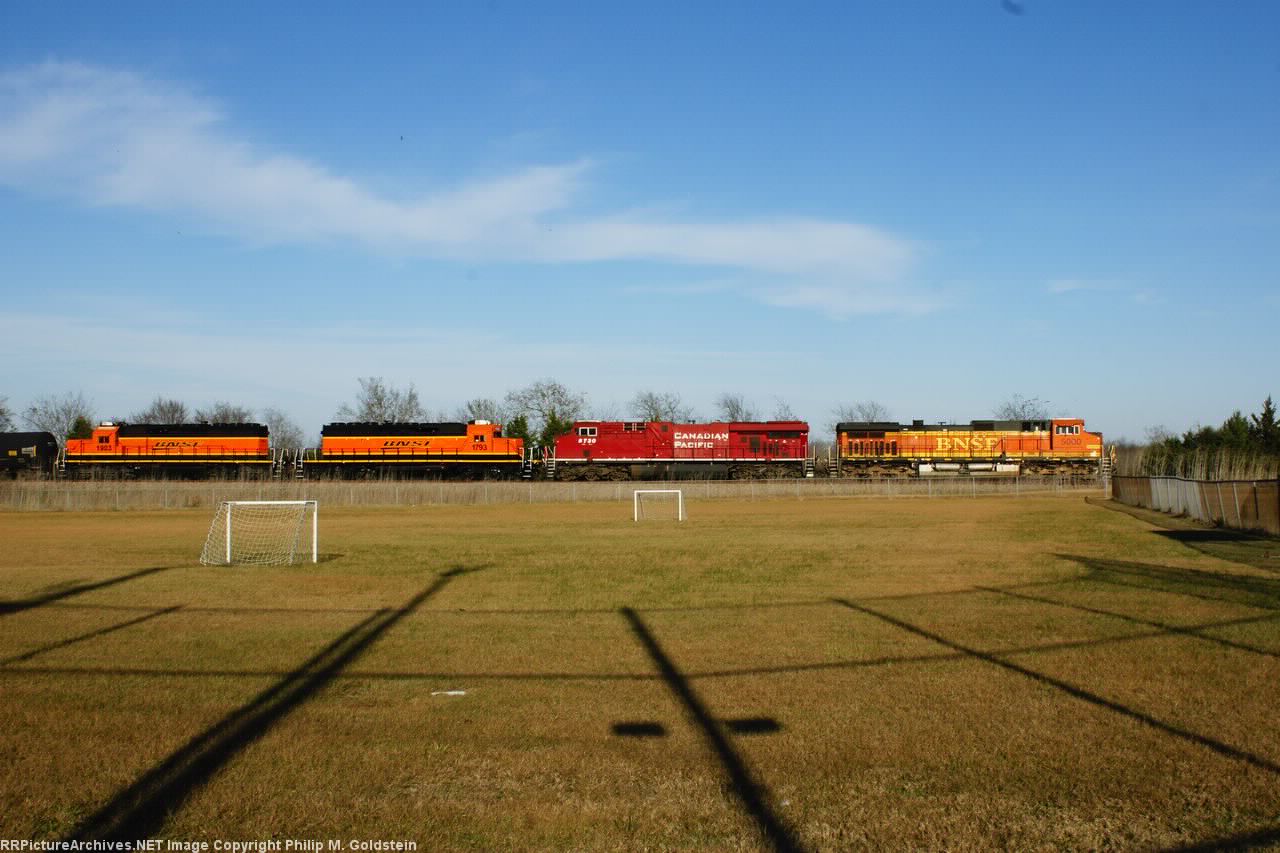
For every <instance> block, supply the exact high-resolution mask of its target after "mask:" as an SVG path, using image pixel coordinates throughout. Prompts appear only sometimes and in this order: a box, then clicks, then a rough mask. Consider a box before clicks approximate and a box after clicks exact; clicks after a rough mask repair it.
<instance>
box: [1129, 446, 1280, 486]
mask: <svg viewBox="0 0 1280 853" xmlns="http://www.w3.org/2000/svg"><path fill="white" fill-rule="evenodd" d="M1115 473H1116V474H1118V475H1120V476H1125V477H1182V478H1184V479H1187V480H1274V479H1276V478H1277V477H1280V459H1278V458H1276V457H1275V456H1268V455H1265V454H1260V453H1252V452H1247V451H1237V450H1230V449H1225V448H1223V449H1217V450H1190V451H1178V450H1173V449H1170V448H1169V447H1166V446H1165V445H1162V444H1156V445H1149V446H1147V447H1125V448H1120V449H1119V450H1118V451H1117V455H1116V470H1115Z"/></svg>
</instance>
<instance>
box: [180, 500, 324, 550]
mask: <svg viewBox="0 0 1280 853" xmlns="http://www.w3.org/2000/svg"><path fill="white" fill-rule="evenodd" d="M319 514H320V513H319V505H318V504H317V502H316V501H223V502H222V503H220V504H219V505H218V511H217V513H216V514H215V515H214V517H213V523H212V524H211V525H209V536H208V537H207V538H206V539H205V541H204V551H202V552H201V554H200V562H201V563H204V564H205V565H206V566H229V565H233V564H250V565H257V566H278V565H283V564H286V563H292V562H294V561H295V560H298V559H301V560H306V559H307V558H308V557H309V558H310V561H311V562H312V563H314V562H316V560H317V558H318V556H319V555H318V553H317V551H316V548H317V545H318V544H319V519H318V516H319ZM308 519H309V520H310V522H311V523H310V524H307V521H308Z"/></svg>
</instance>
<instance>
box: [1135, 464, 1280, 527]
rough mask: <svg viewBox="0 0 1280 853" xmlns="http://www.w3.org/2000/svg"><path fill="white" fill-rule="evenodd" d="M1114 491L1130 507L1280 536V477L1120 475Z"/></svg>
mask: <svg viewBox="0 0 1280 853" xmlns="http://www.w3.org/2000/svg"><path fill="white" fill-rule="evenodd" d="M1111 494H1112V497H1114V498H1115V499H1116V500H1118V501H1120V502H1121V503H1124V504H1129V505H1130V506H1140V507H1145V508H1147V509H1155V510H1160V511H1161V512H1169V513H1174V514H1176V515H1185V516H1188V517H1190V518H1195V519H1199V520H1200V521H1204V522H1208V523H1209V524H1220V525H1222V526H1224V527H1233V528H1235V529H1237V530H1261V531H1264V532H1266V533H1270V534H1272V535H1273V536H1280V480H1188V479H1184V478H1182V477H1121V476H1116V477H1113V478H1112V480H1111Z"/></svg>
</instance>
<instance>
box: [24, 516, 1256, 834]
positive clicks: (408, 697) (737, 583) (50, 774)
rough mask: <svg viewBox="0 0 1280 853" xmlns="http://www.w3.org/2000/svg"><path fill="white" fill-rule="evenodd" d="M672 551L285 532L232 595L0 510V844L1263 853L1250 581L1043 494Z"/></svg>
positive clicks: (496, 526)
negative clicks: (305, 545)
mask: <svg viewBox="0 0 1280 853" xmlns="http://www.w3.org/2000/svg"><path fill="white" fill-rule="evenodd" d="M690 516H691V518H690V521H688V522H686V523H684V524H675V523H656V522H655V523H647V524H641V525H637V524H634V523H632V522H631V521H630V520H629V506H627V505H625V504H621V505H620V504H611V503H610V504H605V503H593V504H573V505H533V506H520V505H509V506H491V507H456V506H433V507H419V508H398V509H340V510H334V509H327V508H324V507H322V510H321V521H322V532H321V550H322V552H324V559H323V560H322V562H321V563H320V564H319V565H317V566H311V565H304V566H293V567H281V568H266V569H264V568H252V569H251V568H213V567H201V566H198V565H197V564H196V562H195V557H196V555H197V554H198V551H199V548H200V545H201V543H202V542H203V540H204V534H205V530H206V528H207V526H208V523H209V512H208V511H206V510H200V511H189V510H181V511H170V512H163V513H157V512H149V513H124V512H107V513H101V514H94V513H83V514H80V513H65V512H60V513H48V514H46V513H8V514H3V513H0V541H3V542H4V543H5V545H4V553H3V556H0V579H2V586H0V589H3V593H0V595H2V596H3V598H2V599H0V838H5V837H39V838H56V837H69V836H73V835H75V836H81V837H89V836H109V835H112V834H118V835H122V836H123V837H128V838H132V837H138V836H141V835H147V834H151V835H156V836H163V837H168V838H177V839H210V840H213V839H241V840H244V839H251V838H270V837H283V838H289V837H292V838H302V837H310V838H342V839H351V838H407V839H413V840H415V841H417V842H418V843H419V845H420V847H419V849H420V850H528V849H578V850H685V849H691V848H692V849H706V850H756V849H768V848H770V847H778V848H785V847H786V846H788V845H789V844H794V845H795V846H797V847H800V848H806V849H830V850H846V849H873V848H885V847H888V848H915V849H939V848H946V849H972V850H979V849H981V850H987V849H992V848H1006V849H1019V850H1022V849H1043V850H1058V849H1152V848H1165V847H1177V846H1180V845H1189V844H1200V843H1205V842H1220V841H1224V840H1225V841H1227V842H1231V841H1232V840H1233V839H1234V840H1235V841H1241V840H1242V839H1252V840H1256V841H1260V842H1270V843H1277V842H1280V730H1278V729H1277V727H1276V725H1275V710H1276V699H1275V695H1276V693H1275V685H1276V684H1277V683H1278V682H1280V566H1277V567H1276V568H1275V569H1272V568H1270V567H1269V565H1268V564H1266V563H1265V562H1260V561H1254V564H1253V565H1245V564H1241V563H1235V562H1230V561H1229V560H1226V559H1222V558H1221V556H1220V554H1221V553H1226V554H1228V555H1230V554H1231V553H1233V552H1231V551H1226V552H1219V555H1215V551H1214V550H1213V549H1212V548H1209V547H1205V545H1206V543H1205V541H1204V538H1203V537H1198V538H1196V539H1195V540H1194V542H1193V543H1192V544H1194V546H1195V547H1188V543H1187V542H1184V541H1181V540H1179V539H1178V538H1176V537H1173V536H1169V535H1161V531H1160V530H1159V529H1157V528H1156V527H1154V526H1153V525H1152V524H1151V523H1149V522H1147V521H1144V520H1143V519H1137V518H1134V517H1132V516H1130V515H1126V514H1123V513H1118V512H1110V511H1108V510H1107V509H1105V508H1103V507H1099V506H1093V505H1089V504H1086V503H1085V502H1084V501H1082V500H1081V499H1080V498H1078V497H1056V498H1055V497H1032V498H1027V497H1024V498H1020V499H1010V498H979V499H962V498H956V499H947V500H874V499H849V498H830V499H813V500H804V501H795V500H794V499H792V500H786V501H754V502H732V501H712V502H702V503H699V502H697V501H692V502H691V504H690ZM628 614H633V615H630V616H629V615H628ZM645 636H647V637H649V638H650V640H651V641H652V642H651V643H650V644H646V640H645ZM455 689H461V690H466V691H467V692H466V695H465V696H446V695H433V694H437V693H439V692H440V691H445V690H455ZM734 720H739V721H753V723H752V725H751V726H749V728H753V729H754V730H755V733H749V732H748V733H739V732H737V731H735V730H734V728H733V726H732V725H731V723H730V721H734ZM625 724H631V725H632V730H637V729H638V730H640V731H648V732H651V733H652V732H660V734H658V735H657V736H652V737H631V736H624V735H620V734H618V733H617V731H618V728H617V727H618V726H619V725H625ZM639 724H644V725H643V726H641V725H639ZM750 784H755V785H758V786H759V787H758V788H756V789H752V788H750V787H749V786H750ZM122 792H123V793H124V794H125V795H126V796H125V797H124V798H123V799H122V798H121V794H122ZM131 833H132V834H131Z"/></svg>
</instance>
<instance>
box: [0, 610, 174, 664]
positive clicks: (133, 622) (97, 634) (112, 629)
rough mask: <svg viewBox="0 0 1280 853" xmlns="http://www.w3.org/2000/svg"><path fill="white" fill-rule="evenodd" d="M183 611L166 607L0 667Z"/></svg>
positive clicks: (52, 646) (49, 647)
mask: <svg viewBox="0 0 1280 853" xmlns="http://www.w3.org/2000/svg"><path fill="white" fill-rule="evenodd" d="M181 609H182V605H181V604H176V605H174V606H173V607H164V608H161V609H159V610H153V611H151V612H150V613H146V614H144V615H142V616H138V617H136V618H133V619H126V620H125V621H123V622H117V623H116V624H114V625H108V626H106V627H105V628H99V629H98V630H96V631H90V632H88V633H87V634H80V635H79V636H76V637H70V638H68V639H66V640H59V641H58V642H56V643H50V644H49V645H47V646H41V647H40V648H38V649H32V650H31V651H29V652H24V653H22V654H20V655H14V656H13V657H10V658H4V659H3V660H0V666H8V665H9V664H13V663H22V662H23V661H28V660H31V659H32V658H34V657H38V656H39V655H43V654H47V653H49V652H52V651H56V650H58V649H64V648H66V647H67V646H73V645H75V644H76V643H83V642H84V641H85V640H92V639H93V638H94V637H101V636H104V635H106V634H111V633H114V632H116V631H120V630H123V629H125V628H129V627H131V626H133V625H138V624H140V623H142V622H148V621H150V620H152V619H155V618H156V617H157V616H164V615H166V614H169V613H173V612H174V611H177V610H181Z"/></svg>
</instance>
